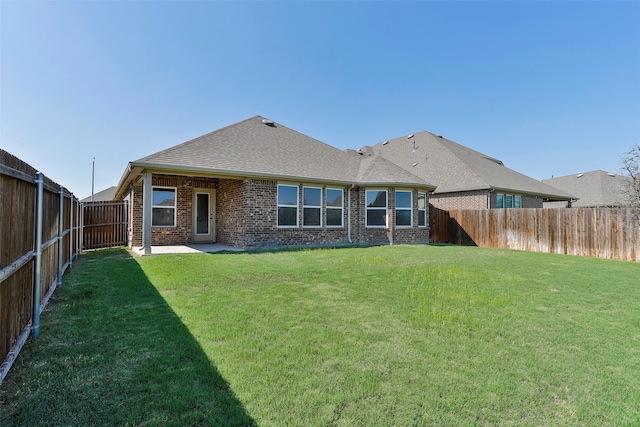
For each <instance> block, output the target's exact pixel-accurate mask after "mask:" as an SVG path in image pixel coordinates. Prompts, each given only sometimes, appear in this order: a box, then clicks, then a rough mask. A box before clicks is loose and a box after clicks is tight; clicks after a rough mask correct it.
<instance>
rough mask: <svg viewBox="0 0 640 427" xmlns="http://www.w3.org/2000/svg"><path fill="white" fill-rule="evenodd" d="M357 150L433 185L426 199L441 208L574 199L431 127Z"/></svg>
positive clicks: (526, 205)
mask: <svg viewBox="0 0 640 427" xmlns="http://www.w3.org/2000/svg"><path fill="white" fill-rule="evenodd" d="M358 152H360V153H363V154H369V155H380V156H383V157H384V158H386V159H388V160H390V161H391V162H393V163H395V164H397V165H398V166H400V167H402V168H403V169H405V170H407V171H409V172H411V173H412V174H414V175H417V176H419V177H420V178H422V179H424V180H425V181H427V182H430V183H432V184H434V185H436V186H437V189H436V190H435V192H434V193H433V194H431V195H430V197H429V201H430V203H431V204H432V205H433V206H435V207H436V208H439V209H444V210H449V209H494V208H542V207H543V203H544V202H548V201H563V202H565V203H567V202H569V201H571V200H572V199H575V197H573V196H572V195H570V194H568V193H566V192H564V191H562V190H560V189H558V188H554V187H551V186H549V185H547V184H544V183H542V182H540V181H537V180H535V179H533V178H530V177H528V176H526V175H523V174H521V173H519V172H516V171H514V170H512V169H509V168H507V167H505V166H504V164H503V163H502V161H500V160H498V159H495V158H493V157H491V156H487V155H486V154H482V153H480V152H478V151H475V150H472V149H471V148H468V147H465V146H463V145H460V144H458V143H455V142H453V141H450V140H448V139H446V138H443V137H442V136H440V135H436V134H433V133H430V132H419V133H416V134H411V135H408V136H403V137H399V138H395V139H390V140H388V141H384V142H380V143H378V144H376V145H374V146H372V147H370V146H364V147H362V148H361V149H360V150H358Z"/></svg>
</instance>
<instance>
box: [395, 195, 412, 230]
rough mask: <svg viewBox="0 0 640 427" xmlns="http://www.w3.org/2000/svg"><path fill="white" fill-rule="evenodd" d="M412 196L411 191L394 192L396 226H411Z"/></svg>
mask: <svg viewBox="0 0 640 427" xmlns="http://www.w3.org/2000/svg"><path fill="white" fill-rule="evenodd" d="M412 199H413V194H412V192H411V191H396V225H397V226H398V227H411V226H412V225H413V200H412Z"/></svg>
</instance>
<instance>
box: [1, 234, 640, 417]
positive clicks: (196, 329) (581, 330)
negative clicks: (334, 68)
mask: <svg viewBox="0 0 640 427" xmlns="http://www.w3.org/2000/svg"><path fill="white" fill-rule="evenodd" d="M638 277H640V264H636V263H629V262H621V261H610V260H601V259H591V258H580V257H572V256H562V255H547V254H534V253H526V252H517V251H505V250H492V249H480V248H470V247H453V246H393V247H375V248H350V249H322V250H309V251H287V252H262V253H245V254H222V255H220V254H216V255H209V254H198V255H193V254H189V255H166V256H156V257H142V258H140V257H138V258H131V257H130V256H129V254H128V253H127V252H126V251H124V250H109V251H100V252H94V253H90V254H85V255H83V256H82V257H81V259H80V261H79V262H78V263H77V264H75V265H74V268H73V269H72V270H71V271H70V272H69V273H68V274H67V275H66V276H65V280H64V287H63V288H62V289H61V290H59V291H57V292H56V293H55V294H54V298H53V299H52V301H51V303H50V306H49V308H48V310H47V312H46V313H44V314H43V316H42V322H43V324H42V328H41V336H40V338H39V339H38V340H37V341H33V340H29V342H28V343H27V345H26V346H25V348H24V349H23V351H22V353H21V354H20V357H19V358H18V360H17V362H16V364H15V365H14V367H13V368H12V371H11V372H10V374H9V376H8V377H7V379H5V382H4V383H3V384H2V386H1V388H0V402H1V406H0V425H3V426H5V425H22V424H32V425H47V426H54V425H102V424H107V425H109V424H111V425H140V426H142V425H144V426H153V425H256V424H257V425H261V426H262V425H264V426H280V425H318V426H320V425H322V426H325V425H336V426H340V425H344V426H352V425H362V426H371V425H376V426H385V425H394V426H395V425H398V426H405V425H463V426H464V425H532V426H533V425H535V426H537V425H594V426H595V425H598V426H600V425H611V426H613V425H639V424H640V375H638V372H640V304H638V301H640V283H638V282H639V281H638Z"/></svg>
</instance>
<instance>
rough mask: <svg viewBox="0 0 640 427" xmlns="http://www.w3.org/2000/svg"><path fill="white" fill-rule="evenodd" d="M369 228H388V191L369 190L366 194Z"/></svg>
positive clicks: (367, 223)
mask: <svg viewBox="0 0 640 427" xmlns="http://www.w3.org/2000/svg"><path fill="white" fill-rule="evenodd" d="M366 205H367V208H366V211H367V213H366V215H367V218H366V225H367V227H386V226H387V191H386V190H367V192H366Z"/></svg>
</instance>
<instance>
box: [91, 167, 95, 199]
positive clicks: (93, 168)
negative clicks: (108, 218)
mask: <svg viewBox="0 0 640 427" xmlns="http://www.w3.org/2000/svg"><path fill="white" fill-rule="evenodd" d="M95 176H96V158H95V157H94V158H93V166H92V167H91V201H92V202H93V183H94V178H95Z"/></svg>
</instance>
